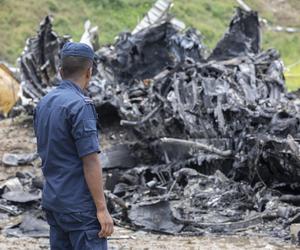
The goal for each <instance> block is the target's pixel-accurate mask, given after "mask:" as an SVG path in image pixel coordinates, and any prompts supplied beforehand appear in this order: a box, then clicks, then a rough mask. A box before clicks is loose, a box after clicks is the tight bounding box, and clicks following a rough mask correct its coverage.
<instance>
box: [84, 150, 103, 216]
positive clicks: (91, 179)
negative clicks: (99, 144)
mask: <svg viewBox="0 0 300 250" xmlns="http://www.w3.org/2000/svg"><path fill="white" fill-rule="evenodd" d="M83 171H84V177H85V180H86V183H87V185H88V188H89V190H90V192H91V195H92V197H93V200H94V202H95V205H96V208H97V210H98V211H101V210H105V209H106V201H105V197H104V191H103V179H102V168H101V165H100V160H99V157H98V154H96V153H94V154H91V155H88V156H85V157H84V159H83Z"/></svg>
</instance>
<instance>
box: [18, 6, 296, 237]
mask: <svg viewBox="0 0 300 250" xmlns="http://www.w3.org/2000/svg"><path fill="white" fill-rule="evenodd" d="M260 39H261V38H260V27H259V21H258V15H257V13H255V12H253V11H250V12H246V11H243V10H241V9H237V12H236V14H235V16H234V18H233V19H232V21H231V23H230V26H229V29H228V31H227V32H226V33H225V35H224V37H223V38H222V39H221V40H220V42H219V43H218V44H217V46H216V48H215V49H214V50H213V51H212V53H211V54H210V55H209V56H205V54H207V52H206V51H205V46H204V44H203V43H202V37H201V35H200V33H199V32H198V31H196V30H194V29H188V30H187V31H186V32H183V31H179V30H178V29H177V28H176V27H175V26H174V25H173V24H172V23H171V22H168V19H166V20H165V21H164V22H163V23H159V24H156V25H150V27H146V28H144V29H142V30H140V31H138V32H136V33H134V34H131V33H122V34H120V36H119V37H118V39H117V41H116V43H115V44H114V45H111V46H108V47H102V48H100V49H99V50H98V51H96V53H97V54H98V56H99V58H100V62H99V65H98V73H97V75H95V76H94V78H93V80H92V82H91V84H90V87H89V91H88V92H89V93H88V94H89V95H90V96H91V97H92V99H93V100H94V102H95V105H96V109H97V111H98V113H99V115H100V125H101V130H102V131H101V136H102V142H103V143H104V145H103V153H102V154H101V159H102V164H103V168H104V171H105V175H106V196H107V199H108V202H109V208H110V211H111V212H112V214H113V217H114V218H115V220H116V221H117V222H118V223H119V224H126V225H130V226H131V227H133V228H142V229H144V230H151V231H157V232H163V233H172V234H173V233H174V234H177V233H180V234H203V233H205V232H213V233H237V232H241V231H248V232H249V231H255V232H258V233H259V232H263V233H267V234H270V235H273V236H278V237H283V238H288V237H289V227H288V226H289V225H290V224H292V223H297V222H299V218H300V216H299V214H300V207H299V200H300V197H299V191H300V184H299V183H300V154H299V152H300V147H299V138H300V137H299V135H300V129H299V118H300V116H299V115H300V112H299V101H298V99H297V98H296V96H293V95H292V94H289V93H287V91H286V89H285V80H284V76H283V64H282V62H281V59H280V55H279V53H278V52H277V51H276V50H274V49H269V50H266V51H263V50H261V48H260ZM30 41H32V42H31V44H32V43H33V42H34V44H36V46H31V45H30V46H27V47H26V50H25V51H24V53H23V55H22V56H21V60H20V61H21V72H22V75H23V88H24V89H25V90H26V91H25V93H26V95H27V96H28V97H31V98H34V99H35V101H37V100H38V99H39V98H41V97H42V96H43V95H45V94H46V93H47V92H48V91H49V90H50V89H51V87H50V86H53V85H55V84H56V83H57V79H58V77H57V64H56V63H55V62H56V59H55V58H58V56H59V48H60V47H61V44H62V41H63V39H62V38H60V37H58V36H54V35H53V31H52V28H51V22H50V19H48V18H46V19H45V21H44V22H43V23H42V24H41V27H40V31H39V33H38V36H37V37H36V38H33V39H31V40H30ZM50 45H51V46H50ZM37 56H38V57H39V58H42V60H36V59H35V58H36V57H37ZM31 65H34V67H31ZM36 69H38V70H36ZM50 69H51V70H50ZM43 75H45V77H42V76H43ZM46 76H47V77H46Z"/></svg>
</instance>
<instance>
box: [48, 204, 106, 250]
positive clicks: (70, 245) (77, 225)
mask: <svg viewBox="0 0 300 250" xmlns="http://www.w3.org/2000/svg"><path fill="white" fill-rule="evenodd" d="M45 211H46V216H47V221H48V223H49V225H50V247H51V250H107V240H106V239H105V238H99V237H98V233H99V232H100V228H101V226H100V224H99V222H98V219H97V216H96V212H95V211H87V212H78V213H69V214H63V213H57V212H53V211H48V210H45Z"/></svg>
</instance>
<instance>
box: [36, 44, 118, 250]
mask: <svg viewBox="0 0 300 250" xmlns="http://www.w3.org/2000/svg"><path fill="white" fill-rule="evenodd" d="M61 60H62V65H61V70H60V74H61V77H62V81H61V83H60V85H59V86H58V87H57V88H56V89H54V90H53V91H51V92H50V93H49V94H47V95H46V96H45V97H43V98H42V99H41V101H40V102H39V104H38V105H37V107H36V110H35V118H34V128H35V134H36V137H37V148H38V153H39V155H40V157H41V159H42V170H43V174H44V177H45V183H44V188H43V197H42V206H43V209H44V210H45V211H46V216H47V221H48V223H49V225H50V246H51V249H53V250H60V249H75V250H77V249H78V250H79V249H80V250H83V249H107V241H106V237H107V236H110V235H111V234H112V233H113V220H112V218H111V216H110V214H109V213H108V211H107V207H106V202H105V197H104V193H103V182H102V169H101V166H100V162H99V157H98V153H99V152H100V148H99V141H98V133H97V127H96V123H97V114H96V111H95V108H94V106H93V104H92V101H91V100H90V99H89V98H88V97H86V96H85V95H84V92H83V90H84V89H86V87H87V86H88V83H89V81H90V79H91V76H92V68H93V60H94V52H93V50H92V49H91V48H90V47H89V46H88V45H85V44H82V43H66V44H65V45H64V47H63V48H62V51H61Z"/></svg>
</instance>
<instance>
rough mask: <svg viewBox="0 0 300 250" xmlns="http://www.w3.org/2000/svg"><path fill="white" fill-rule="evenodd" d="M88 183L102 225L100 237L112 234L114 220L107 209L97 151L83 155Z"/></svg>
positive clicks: (84, 170)
mask: <svg viewBox="0 0 300 250" xmlns="http://www.w3.org/2000/svg"><path fill="white" fill-rule="evenodd" d="M82 161H83V172H84V177H85V180H86V183H87V185H88V187H89V190H90V192H91V194H92V197H93V200H94V202H95V205H96V208H97V218H98V221H99V223H100V225H101V231H100V232H99V237H107V236H110V235H111V234H112V233H113V231H114V222H113V220H112V218H111V216H110V214H109V213H108V211H107V207H106V202H105V197H104V192H103V181H102V168H101V165H100V160H99V157H98V154H97V153H92V154H89V155H87V156H84V157H82Z"/></svg>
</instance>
